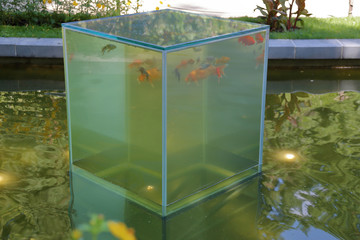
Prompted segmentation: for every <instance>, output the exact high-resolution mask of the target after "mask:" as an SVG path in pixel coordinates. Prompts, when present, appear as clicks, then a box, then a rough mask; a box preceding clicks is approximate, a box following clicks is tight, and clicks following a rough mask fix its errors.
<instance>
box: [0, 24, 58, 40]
mask: <svg viewBox="0 0 360 240" xmlns="http://www.w3.org/2000/svg"><path fill="white" fill-rule="evenodd" d="M0 37H33V38H61V28H52V27H50V26H37V25H28V26H4V25H0Z"/></svg>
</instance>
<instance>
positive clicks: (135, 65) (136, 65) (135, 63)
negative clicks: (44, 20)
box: [129, 59, 144, 68]
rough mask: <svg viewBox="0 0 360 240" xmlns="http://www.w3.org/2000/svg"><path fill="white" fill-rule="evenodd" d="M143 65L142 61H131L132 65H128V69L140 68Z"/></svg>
mask: <svg viewBox="0 0 360 240" xmlns="http://www.w3.org/2000/svg"><path fill="white" fill-rule="evenodd" d="M143 63H144V62H143V60H141V59H135V60H134V61H132V63H130V64H129V68H134V67H140V66H141V65H142V64H143Z"/></svg>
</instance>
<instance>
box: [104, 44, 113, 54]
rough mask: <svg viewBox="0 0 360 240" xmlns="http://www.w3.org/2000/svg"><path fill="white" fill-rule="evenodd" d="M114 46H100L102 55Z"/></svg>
mask: <svg viewBox="0 0 360 240" xmlns="http://www.w3.org/2000/svg"><path fill="white" fill-rule="evenodd" d="M115 48H116V46H115V45H114V44H107V45H105V46H104V47H102V48H101V52H102V55H104V54H105V52H110V51H112V50H114V49H115Z"/></svg>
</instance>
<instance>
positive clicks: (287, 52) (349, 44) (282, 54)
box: [0, 37, 360, 60]
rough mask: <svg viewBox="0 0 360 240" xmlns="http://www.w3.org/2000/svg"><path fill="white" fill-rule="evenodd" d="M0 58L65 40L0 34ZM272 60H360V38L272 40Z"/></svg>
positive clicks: (53, 53)
mask: <svg viewBox="0 0 360 240" xmlns="http://www.w3.org/2000/svg"><path fill="white" fill-rule="evenodd" d="M0 57H23V58H62V57H63V50H62V39H61V38H3V37H0ZM269 59H293V60H297V59H360V39H311V40H305V39H304V40H302V39H299V40H288V39H271V40H270V41H269Z"/></svg>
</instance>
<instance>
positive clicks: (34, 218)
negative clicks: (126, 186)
mask: <svg viewBox="0 0 360 240" xmlns="http://www.w3.org/2000/svg"><path fill="white" fill-rule="evenodd" d="M317 71H319V72H320V75H319V74H317ZM278 73H279V70H276V71H271V70H270V72H269V83H268V90H267V93H268V94H267V99H266V116H265V133H264V154H263V173H262V174H261V175H260V176H257V177H255V178H253V179H251V180H249V181H247V182H245V183H241V184H238V185H237V186H235V187H233V188H231V189H228V190H226V191H224V192H222V193H221V194H218V195H216V196H213V197H212V198H211V199H208V200H207V201H203V202H201V203H199V204H197V205H196V206H193V207H190V208H188V209H185V210H183V211H181V212H179V213H177V214H176V215H172V216H170V217H167V218H160V217H158V216H157V215H155V214H152V213H151V212H149V211H147V210H146V209H143V208H142V207H140V206H137V205H136V204H134V203H132V202H130V201H128V200H126V199H125V198H123V197H122V196H121V195H118V194H116V193H114V192H112V191H111V189H104V188H102V187H101V186H98V185H94V184H92V182H91V179H86V178H84V177H82V176H80V175H75V174H74V175H72V176H71V178H70V177H69V164H68V161H69V159H68V139H67V124H66V99H65V95H64V94H63V90H61V89H60V90H59V91H55V90H54V89H52V90H41V91H16V92H14V91H9V90H19V89H10V88H9V85H8V86H7V87H8V89H6V88H4V86H5V85H6V84H4V83H5V82H4V81H3V82H0V85H2V87H3V88H2V91H1V92H0V99H1V100H0V101H1V105H0V133H1V135H0V149H1V151H0V239H71V234H72V231H73V230H74V229H79V230H81V231H82V236H83V237H82V238H83V239H92V238H91V233H90V231H89V229H90V228H89V226H91V225H93V227H94V226H95V225H96V224H95V220H94V219H100V220H101V221H108V220H113V221H119V222H124V223H125V224H126V225H127V226H129V227H131V228H134V229H135V236H136V238H137V239H145V240H147V239H163V240H165V239H169V240H170V239H171V240H173V239H184V240H191V239H204V240H205V239H206V240H211V239H217V240H218V239H230V240H232V239H241V240H247V239H249V240H250V239H254V240H255V239H286V240H288V239H289V240H293V239H326V240H327V239H360V124H359V122H360V94H359V93H358V91H359V90H360V76H359V75H360V74H359V70H358V69H357V70H356V69H355V70H354V69H348V70H341V71H340V70H311V69H299V70H291V71H290V74H286V70H282V77H281V78H280V77H279V76H278ZM60 88H61V87H60ZM29 89H31V87H29ZM70 185H71V187H69V186H70ZM98 214H100V215H98ZM91 219H93V220H92V221H91ZM89 221H90V222H89ZM94 224H95V225H94ZM93 229H94V228H93ZM101 231H102V232H101ZM99 232H101V233H100V235H99V236H98V239H116V238H115V237H114V236H112V235H111V234H110V233H109V230H107V228H106V227H104V228H103V229H100V230H99ZM93 233H94V232H93ZM128 239H131V238H128Z"/></svg>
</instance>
